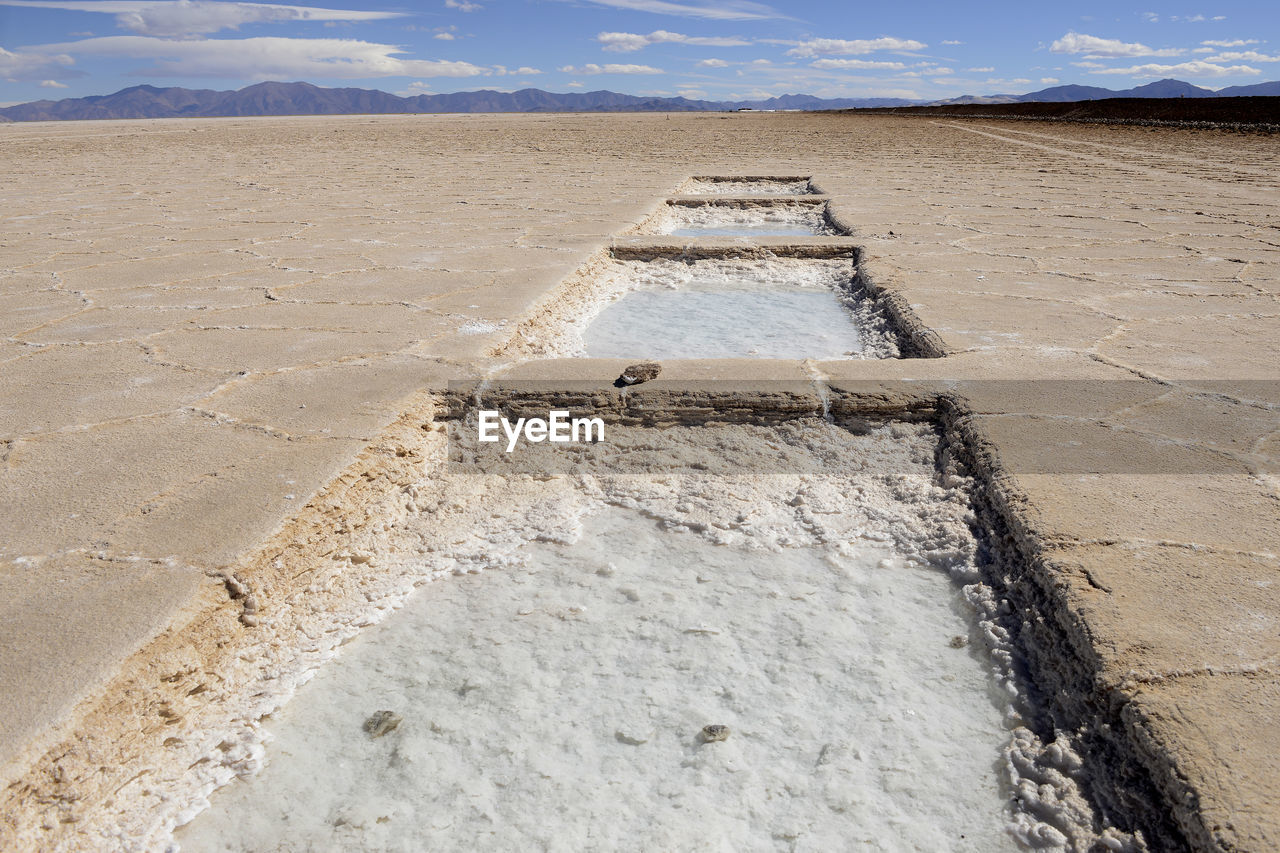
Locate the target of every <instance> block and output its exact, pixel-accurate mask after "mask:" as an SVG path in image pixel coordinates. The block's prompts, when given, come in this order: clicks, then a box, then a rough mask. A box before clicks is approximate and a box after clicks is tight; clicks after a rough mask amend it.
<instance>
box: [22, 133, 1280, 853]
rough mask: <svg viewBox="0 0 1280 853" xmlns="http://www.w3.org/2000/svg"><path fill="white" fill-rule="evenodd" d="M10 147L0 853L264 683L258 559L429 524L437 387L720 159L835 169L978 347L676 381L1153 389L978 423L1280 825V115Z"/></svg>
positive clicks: (1258, 821)
mask: <svg viewBox="0 0 1280 853" xmlns="http://www.w3.org/2000/svg"><path fill="white" fill-rule="evenodd" d="M0 152H2V153H3V157H4V160H5V162H6V163H7V164H8V168H7V169H6V170H5V174H4V176H2V177H0V209H2V210H3V211H4V213H3V218H2V219H0V222H2V225H0V228H2V229H3V230H2V231H0V335H2V336H3V337H0V465H3V468H0V626H3V627H2V628H0V767H3V771H2V772H0V780H2V781H3V782H4V784H5V785H6V788H5V790H4V793H3V794H2V795H0V847H4V848H5V849H10V848H13V847H15V846H23V845H27V846H30V845H40V846H53V845H57V844H62V845H67V846H75V845H76V844H78V843H88V839H86V838H84V837H81V836H78V835H77V833H78V832H80V831H81V830H80V827H82V826H85V825H89V824H92V823H93V822H94V820H95V816H100V815H101V814H103V813H109V812H110V810H111V808H112V806H113V803H115V802H116V798H117V797H120V796H124V795H123V794H120V793H119V792H120V791H122V790H126V789H128V786H130V785H133V786H138V785H142V786H144V787H145V785H146V779H147V775H146V774H147V772H148V767H149V766H150V765H149V762H151V761H152V760H153V757H154V756H155V755H156V754H158V753H162V752H163V751H164V750H166V749H169V748H176V746H177V745H176V744H174V743H173V742H174V741H178V742H179V743H180V742H181V740H182V738H181V737H180V736H178V735H175V732H181V731H183V723H182V721H183V719H184V717H185V716H186V715H187V714H189V713H194V709H196V708H197V707H207V706H210V705H216V704H217V703H219V702H224V703H230V702H233V701H235V698H236V697H235V695H234V688H233V687H232V686H227V685H231V684H232V683H233V680H232V679H230V678H229V677H228V678H227V679H226V680H225V681H224V678H223V676H224V675H226V673H224V672H223V671H222V669H220V668H222V667H224V666H226V665H227V664H226V661H227V660H228V659H230V658H231V657H233V656H234V654H235V652H236V651H237V650H238V649H242V648H245V647H247V644H251V643H252V642H253V640H252V634H253V631H254V627H253V625H252V623H253V621H254V620H253V619H252V618H249V619H245V618H244V617H245V616H246V615H248V616H250V617H251V616H252V614H251V613H248V612H247V611H246V608H245V606H244V597H243V595H240V596H238V597H233V596H232V595H230V594H229V591H231V592H233V593H234V591H235V584H234V583H229V582H228V581H227V580H226V578H227V576H228V575H230V574H231V573H238V574H242V576H243V577H244V578H245V579H247V581H248V582H249V584H250V586H251V587H252V588H253V589H255V590H256V593H255V594H256V595H257V596H258V599H260V600H258V599H255V604H256V605H257V606H259V607H261V608H263V609H265V610H269V608H270V606H271V603H272V600H273V599H272V595H273V593H274V592H276V591H280V590H284V589H286V588H287V583H288V578H283V579H282V578H278V577H274V576H272V575H271V574H270V572H271V569H270V567H271V566H272V565H279V563H280V557H281V556H282V555H284V556H287V555H288V554H290V553H292V551H291V549H293V550H299V549H302V550H305V549H307V548H310V549H312V550H316V549H318V548H320V545H322V544H323V543H324V542H328V541H329V540H330V539H331V540H332V544H333V549H335V550H336V549H341V548H343V547H347V545H349V542H348V541H347V540H344V539H343V538H342V537H344V536H350V535H352V531H353V530H354V531H357V532H358V531H360V530H362V529H365V528H370V527H371V526H376V524H377V522H378V520H379V519H385V518H386V517H387V514H388V513H392V514H394V501H392V500H389V498H388V496H389V495H394V494H395V493H396V491H397V490H398V489H401V488H404V487H406V485H407V484H409V483H412V482H413V481H414V479H415V478H416V477H417V476H418V474H419V473H420V470H421V463H422V459H421V458H420V454H419V450H420V445H415V444H414V441H415V439H414V436H415V435H418V436H419V438H420V435H421V433H422V431H423V424H427V425H430V424H431V422H432V420H433V417H434V414H435V412H434V410H433V408H432V404H431V403H430V400H431V399H432V397H431V395H430V392H432V391H439V390H440V389H441V388H442V387H443V385H444V383H445V382H446V381H447V380H448V379H450V378H466V377H473V376H476V375H482V374H486V373H489V372H491V371H493V370H495V369H501V368H502V363H501V361H500V360H499V359H497V358H495V356H494V353H497V352H499V351H501V350H502V349H503V347H504V345H505V344H506V343H507V342H508V340H509V338H510V336H511V334H512V331H513V330H514V329H515V328H516V326H517V325H518V324H519V322H520V321H521V319H522V318H525V317H526V316H527V315H529V314H530V312H531V311H532V310H533V309H534V308H535V306H537V305H538V303H539V300H540V299H543V298H545V297H546V296H547V295H548V294H549V293H552V292H553V291H554V290H555V288H556V287H557V285H558V284H559V283H560V282H562V281H563V280H565V279H566V278H568V277H570V276H571V275H572V274H573V273H574V271H575V270H577V269H578V268H579V267H580V266H581V265H582V264H583V263H584V262H587V261H588V260H589V259H590V258H591V257H592V256H593V254H594V253H596V252H598V251H599V250H601V248H603V247H607V246H608V245H609V244H610V242H611V240H612V238H613V236H614V235H617V234H620V233H623V232H625V231H627V230H628V229H629V228H631V227H632V226H634V225H635V224H636V223H638V222H640V221H641V220H643V219H644V217H646V216H647V215H649V214H651V213H652V212H653V211H655V210H656V209H658V207H659V205H660V204H662V203H663V202H664V200H665V199H666V198H667V197H668V196H669V195H670V194H672V193H673V192H674V191H675V190H676V189H677V188H678V187H679V186H680V185H681V184H682V183H684V182H685V181H686V180H687V179H688V178H689V177H690V176H693V175H812V176H813V183H814V186H815V189H816V190H818V191H820V192H822V193H825V194H827V195H828V196H829V197H830V210H831V214H832V216H833V218H834V219H835V220H836V221H837V222H838V223H840V224H841V225H843V226H845V227H847V228H848V229H850V230H851V232H852V235H853V236H852V238H851V239H850V240H849V241H848V242H850V243H856V244H858V245H861V246H863V247H865V250H866V262H865V266H864V269H865V272H866V273H867V274H868V276H869V277H871V278H872V279H873V280H874V281H876V282H877V284H878V285H879V286H881V287H884V288H885V289H886V290H888V291H889V292H892V293H897V294H899V295H900V296H901V297H902V298H903V299H904V300H905V301H906V302H907V303H909V304H910V305H911V306H913V308H914V310H915V312H916V314H917V316H918V317H919V319H920V321H921V322H922V323H923V324H924V325H925V326H926V327H928V328H930V329H932V330H933V331H934V332H936V334H937V336H938V338H939V339H940V341H941V345H942V348H943V349H944V351H945V353H946V357H945V358H941V359H928V360H893V361H839V362H826V363H820V364H819V363H812V362H810V363H798V362H752V363H751V364H750V365H749V366H747V365H743V364H742V363H740V362H725V363H717V362H701V363H696V362H688V363H673V364H668V365H667V366H666V369H665V370H664V374H663V379H664V380H667V379H673V380H680V379H684V378H687V379H691V380H697V381H704V380H708V379H718V378H723V379H726V380H733V381H737V382H739V383H740V384H741V387H742V388H743V389H744V392H746V391H749V389H750V388H751V387H752V385H751V382H752V381H753V380H758V379H779V380H788V381H789V382H791V383H792V384H794V385H795V386H797V387H808V388H810V389H812V388H813V387H815V383H819V384H821V385H822V386H823V387H824V389H831V391H833V392H839V391H840V390H841V389H856V388H858V387H861V386H864V385H865V384H866V383H867V382H874V381H891V380H903V379H912V380H919V381H921V382H922V383H927V382H929V381H935V382H936V381H946V380H974V379H981V380H986V379H1015V380H1049V379H1052V380H1067V379H1078V380H1112V379H1114V380H1125V381H1124V382H1118V383H1116V385H1115V387H1116V388H1118V389H1122V393H1117V394H1116V395H1115V396H1114V397H1110V396H1107V395H1106V394H1101V396H1100V393H1099V390H1098V389H1099V388H1100V387H1102V385H1105V383H1099V382H1089V383H1081V384H1080V385H1079V386H1078V387H1079V388H1081V389H1086V390H1082V391H1080V392H1079V395H1078V396H1077V397H1073V396H1071V395H1072V392H1071V390H1070V389H1071V388H1073V387H1077V386H1072V385H1069V384H1065V383H1064V384H1063V385H1062V386H1060V387H1061V388H1062V391H1061V393H1060V394H1058V392H1055V394H1057V398H1056V399H1054V400H1052V405H1051V406H1048V407H1046V408H1044V409H1043V410H1042V409H1040V408H1038V407H1037V406H1035V405H1028V402H1027V400H1026V399H1025V396H1019V395H1018V394H1010V393H1007V392H1006V390H1004V389H1006V388H1008V387H1019V386H1005V385H1001V384H996V383H993V384H991V385H981V386H975V387H976V389H977V390H972V391H971V392H970V393H969V395H968V399H967V403H966V406H967V409H966V410H965V412H964V415H965V417H966V418H967V420H966V423H967V428H969V429H971V430H972V431H973V432H974V435H976V436H977V437H978V438H979V439H980V440H981V441H982V442H984V446H985V447H987V448H988V450H989V452H990V453H991V455H992V457H993V458H995V459H998V460H1004V461H1005V463H1006V466H1007V468H1008V470H1009V471H1010V472H1011V474H1010V477H1011V478H1012V479H1011V480H1010V482H1009V484H1008V486H1009V490H1008V493H1009V494H1014V495H1016V496H1017V500H1016V501H1015V502H1014V504H1013V505H1012V506H1011V508H1010V511H1011V513H1012V514H1013V517H1014V518H1015V519H1016V520H1017V525H1016V527H1017V529H1016V530H1015V531H1013V532H1014V534H1015V535H1016V536H1017V537H1018V538H1019V539H1020V541H1021V542H1022V543H1023V545H1024V547H1025V548H1026V549H1028V550H1029V551H1030V552H1031V553H1033V554H1034V555H1035V556H1036V561H1037V571H1039V572H1040V576H1041V577H1042V578H1044V579H1045V583H1046V584H1047V585H1048V586H1049V587H1051V588H1052V589H1054V590H1055V591H1056V594H1057V595H1058V596H1059V600H1060V601H1061V602H1062V611H1061V614H1062V618H1063V619H1065V620H1067V621H1068V622H1069V627H1070V629H1071V630H1072V631H1074V632H1075V633H1074V634H1073V635H1072V636H1073V642H1078V643H1083V644H1085V645H1086V646H1087V652H1088V655H1089V656H1091V657H1092V659H1093V661H1094V671H1093V674H1092V678H1093V679H1094V686H1095V689H1096V691H1098V693H1099V694H1100V695H1106V696H1109V697H1110V699H1109V701H1110V702H1112V703H1114V704H1115V706H1116V707H1119V708H1120V709H1121V710H1120V716H1121V718H1122V719H1123V720H1124V721H1125V724H1126V726H1127V727H1128V732H1127V733H1126V736H1127V737H1129V738H1131V739H1132V740H1133V741H1134V742H1135V743H1136V744H1138V747H1139V751H1140V752H1141V754H1142V755H1143V756H1144V761H1145V763H1146V765H1147V769H1148V771H1149V773H1150V774H1151V776H1152V778H1153V779H1154V780H1155V784H1156V786H1157V788H1158V789H1159V790H1160V793H1161V795H1162V796H1164V797H1165V798H1166V802H1167V807H1168V808H1169V809H1170V810H1172V811H1176V813H1177V820H1178V822H1179V824H1180V826H1181V827H1182V830H1183V832H1185V834H1186V836H1187V837H1188V839H1189V840H1190V842H1191V843H1192V845H1193V846H1194V847H1197V848H1200V849H1239V850H1264V849H1276V848H1278V847H1280V797H1277V794H1276V792H1277V791H1280V762H1277V761H1276V760H1275V754H1276V751H1277V749H1278V748H1280V682H1278V681H1277V671H1278V663H1280V661H1278V657H1280V595H1278V594H1277V592H1276V591H1275V590H1276V587H1274V586H1273V584H1274V582H1275V581H1276V579H1277V577H1278V576H1280V556H1277V555H1278V554H1280V474H1278V472H1277V464H1276V463H1277V455H1278V454H1280V438H1278V436H1280V416H1278V415H1277V406H1280V399H1278V398H1277V395H1276V394H1275V393H1274V390H1273V385H1274V380H1276V379H1280V376H1278V375H1277V374H1278V373H1280V371H1278V370H1277V365H1280V299H1278V296H1277V282H1280V201H1278V199H1280V171H1278V170H1277V169H1276V167H1275V160H1274V155H1275V140H1274V138H1273V137H1268V136H1252V135H1243V134H1226V133H1219V132H1210V131H1190V130H1167V129H1133V128H1128V129H1126V128H1118V127H1096V126H1069V125H1059V124H1032V123H1015V122H994V121H983V120H970V121H963V122H962V121H952V120H946V119H932V118H910V119H908V118H897V117H866V116H856V117H855V116H841V115H801V114H757V115H750V114H742V115H717V114H698V115H670V116H667V115H607V116H576V115H563V116H392V117H339V118H328V117H326V118H292V119H249V120H242V119H217V120H192V121H167V120H166V121H146V122H94V123H66V124H33V125H26V124H9V125H0ZM628 239H630V240H632V241H634V239H635V238H628ZM623 242H626V241H625V240H624V241H623ZM619 367H620V366H619V365H618V364H614V363H611V362H587V361H563V360H561V361H552V362H527V363H525V364H523V365H521V366H520V367H519V368H518V369H516V370H515V371H514V372H513V373H512V374H511V375H513V376H520V377H523V378H545V379H549V380H556V381H559V380H566V379H584V380H588V381H592V382H596V383H598V385H599V387H601V388H607V387H608V384H609V382H610V381H611V380H612V378H613V377H614V376H616V375H617V372H618V369H619ZM1260 380H1261V381H1260ZM1267 381H1270V382H1272V383H1273V384H1272V385H1268V384H1267ZM893 387H900V386H893ZM1055 387H1059V386H1055ZM1268 389H1272V390H1270V391H1269V390H1268ZM652 393H655V394H658V393H660V385H659V386H658V390H655V391H653V392H652ZM1089 453H1102V454H1110V458H1112V459H1115V458H1119V459H1124V460H1127V461H1128V462H1129V463H1130V464H1131V465H1132V468H1133V471H1129V470H1109V471H1108V470H1103V472H1102V473H1096V472H1091V471H1090V470H1085V469H1081V468H1080V466H1079V465H1078V464H1077V463H1079V461H1080V459H1079V457H1080V456H1081V455H1082V454H1083V455H1087V454H1089ZM1085 468H1086V469H1087V466H1085ZM1104 468H1105V466H1104ZM1139 472H1146V473H1139ZM307 537H310V538H309V539H307V541H306V542H302V541H301V540H302V539H306V538H307ZM326 537H327V538H326ZM317 543H320V544H317ZM344 543H345V544H344ZM317 553H318V551H317ZM341 553H342V554H346V555H347V560H346V562H345V563H344V564H343V565H344V566H348V567H350V566H356V565H363V564H364V563H365V562H367V560H366V559H365V558H359V559H357V558H356V557H355V556H353V555H350V554H348V553H347V552H346V551H342V552H341ZM273 561H274V562H273ZM280 594H283V593H282V592H281V593H280ZM1064 630H1066V629H1065V628H1064ZM140 779H141V780H142V781H141V782H139V780H140Z"/></svg>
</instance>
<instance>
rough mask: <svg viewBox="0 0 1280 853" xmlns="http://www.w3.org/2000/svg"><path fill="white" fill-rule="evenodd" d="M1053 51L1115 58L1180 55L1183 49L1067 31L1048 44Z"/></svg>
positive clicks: (1098, 57)
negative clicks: (1157, 46) (1154, 46)
mask: <svg viewBox="0 0 1280 853" xmlns="http://www.w3.org/2000/svg"><path fill="white" fill-rule="evenodd" d="M1049 50H1051V51H1053V52H1054V53H1083V54H1084V55H1085V56H1086V57H1088V58H1089V59H1103V58H1115V57H1121V56H1181V55H1182V54H1183V53H1185V51H1183V50H1179V49H1178V48H1172V47H1170V48H1160V49H1156V48H1153V47H1147V46H1146V45H1145V44H1139V43H1138V42H1123V41H1119V40H1118V39H1104V38H1098V37H1097V36H1087V35H1082V34H1080V33H1075V32H1071V33H1067V34H1066V35H1065V36H1063V37H1062V38H1060V39H1058V40H1057V41H1055V42H1054V43H1053V44H1051V45H1049Z"/></svg>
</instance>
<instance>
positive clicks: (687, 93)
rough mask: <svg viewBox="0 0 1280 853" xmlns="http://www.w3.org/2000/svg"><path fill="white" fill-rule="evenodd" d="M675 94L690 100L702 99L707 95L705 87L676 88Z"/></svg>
mask: <svg viewBox="0 0 1280 853" xmlns="http://www.w3.org/2000/svg"><path fill="white" fill-rule="evenodd" d="M676 94H677V95H679V96H680V97H682V98H688V99H689V100H691V101H702V100H705V99H706V97H707V92H706V90H705V89H677V90H676Z"/></svg>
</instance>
